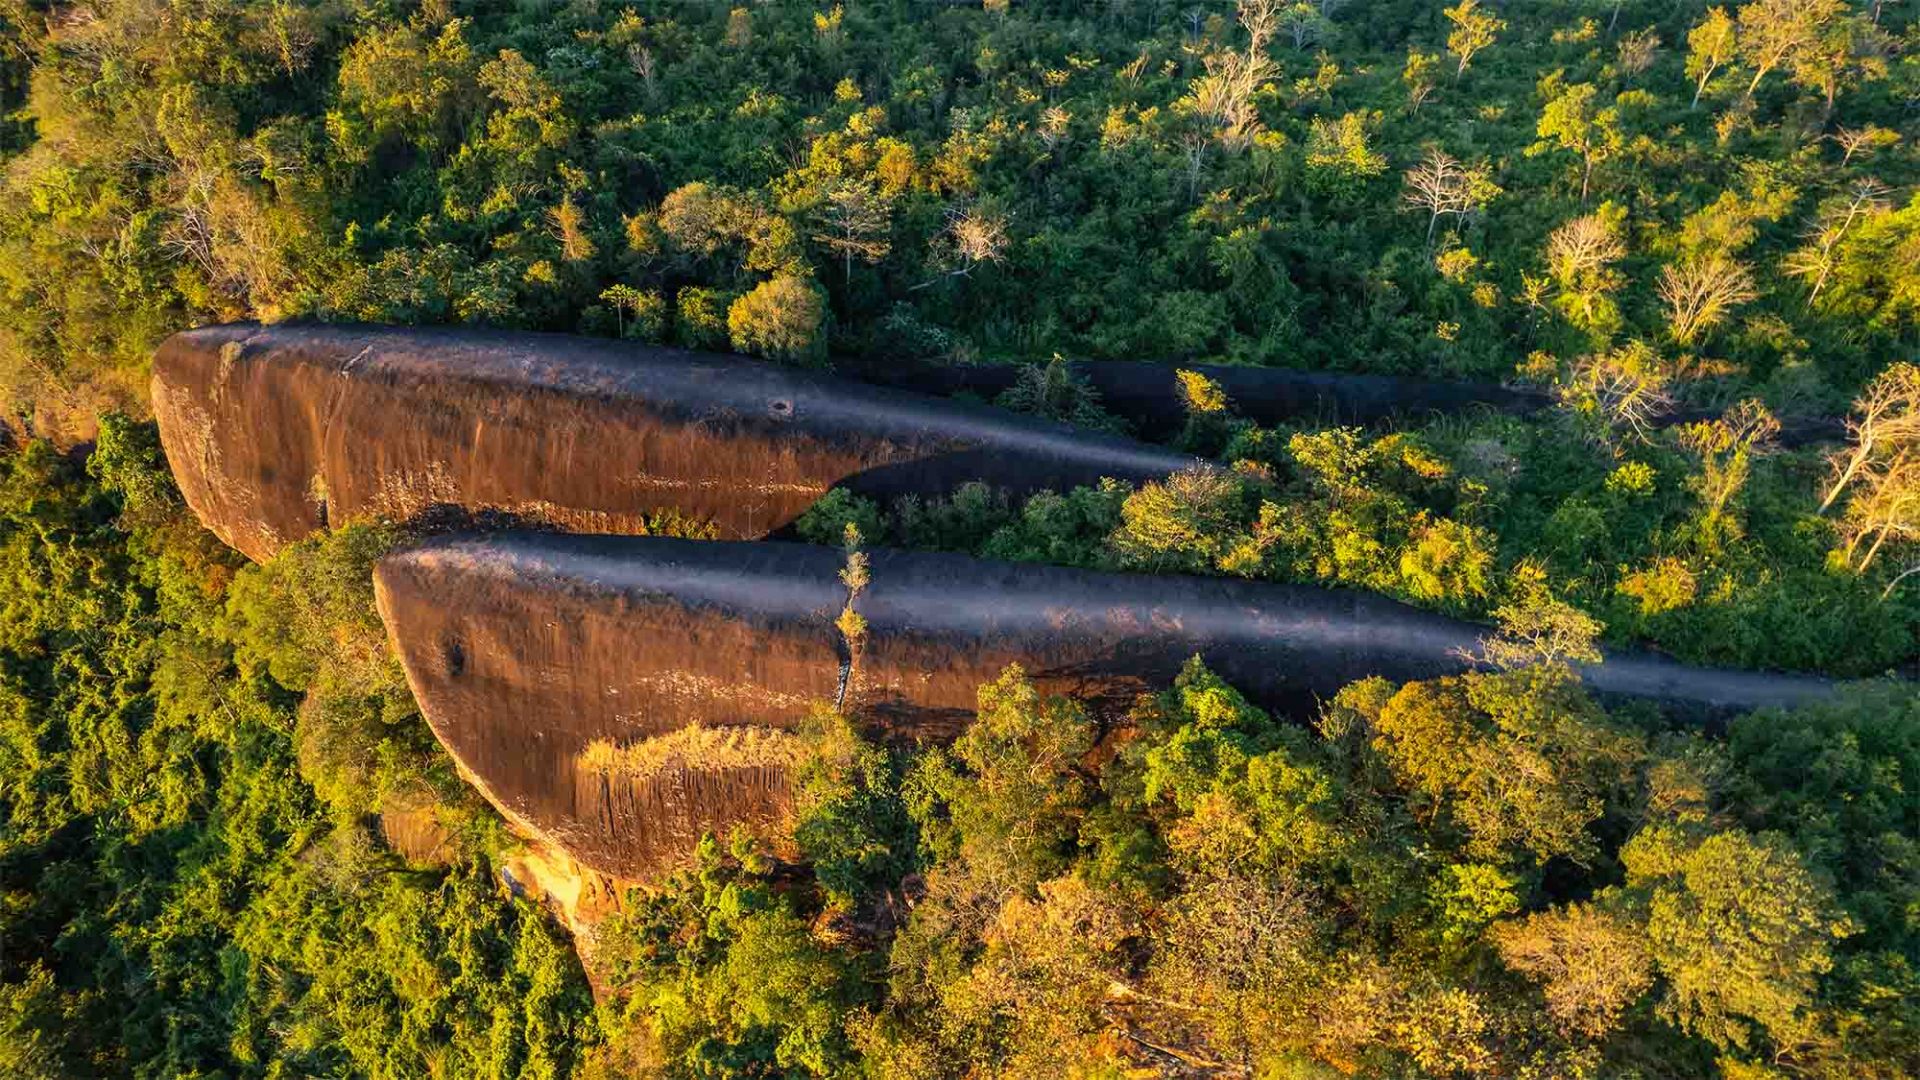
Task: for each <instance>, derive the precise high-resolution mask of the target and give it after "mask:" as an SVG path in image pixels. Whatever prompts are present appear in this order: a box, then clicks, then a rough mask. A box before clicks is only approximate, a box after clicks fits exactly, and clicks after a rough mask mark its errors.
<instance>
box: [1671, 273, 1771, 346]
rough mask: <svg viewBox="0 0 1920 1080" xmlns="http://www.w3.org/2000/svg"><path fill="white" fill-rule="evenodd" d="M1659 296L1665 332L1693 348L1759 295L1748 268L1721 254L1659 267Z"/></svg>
mask: <svg viewBox="0 0 1920 1080" xmlns="http://www.w3.org/2000/svg"><path fill="white" fill-rule="evenodd" d="M1659 293H1660V299H1661V301H1662V302H1664V303H1665V304H1666V306H1667V330H1668V332H1669V333H1671V334H1672V335H1673V340H1675V341H1677V342H1679V343H1680V344H1682V345H1692V344H1693V342H1694V339H1695V338H1697V337H1699V336H1700V335H1701V334H1702V333H1704V332H1705V331H1708V330H1711V329H1713V328H1714V327H1715V326H1718V325H1719V324H1720V321H1721V320H1722V319H1725V318H1726V317H1727V313H1728V312H1730V311H1732V310H1733V309H1734V308H1737V307H1739V306H1740V305H1742V304H1745V303H1747V302H1749V301H1751V300H1752V299H1753V298H1754V297H1755V296H1757V295H1759V294H1758V293H1757V292H1756V291H1755V290H1754V286H1753V275H1752V274H1751V273H1749V272H1748V271H1747V268H1746V267H1745V266H1743V265H1742V264H1741V263H1740V262H1738V261H1737V260H1734V259H1731V258H1728V257H1727V256H1725V255H1720V254H1713V255H1706V256H1697V257H1694V258H1690V259H1687V260H1686V261H1684V262H1681V263H1679V264H1677V265H1676V264H1669V265H1667V266H1664V267H1662V268H1661V269H1660V285H1659Z"/></svg>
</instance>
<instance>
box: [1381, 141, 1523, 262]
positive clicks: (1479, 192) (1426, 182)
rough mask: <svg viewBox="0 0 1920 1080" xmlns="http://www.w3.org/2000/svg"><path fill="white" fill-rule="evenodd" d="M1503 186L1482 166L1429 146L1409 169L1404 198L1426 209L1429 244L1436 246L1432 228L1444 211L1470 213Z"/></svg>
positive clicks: (1457, 214)
mask: <svg viewBox="0 0 1920 1080" xmlns="http://www.w3.org/2000/svg"><path fill="white" fill-rule="evenodd" d="M1499 192H1500V189H1499V188H1497V187H1495V186H1494V185H1493V182H1492V181H1490V180H1488V179H1487V177H1486V173H1485V172H1484V171H1482V170H1480V169H1474V168H1469V167H1467V166H1465V165H1462V164H1461V163H1460V161H1459V159H1457V158H1455V157H1453V156H1452V155H1451V154H1448V153H1447V152H1446V151H1444V150H1442V149H1440V148H1439V147H1437V146H1433V147H1428V148H1427V156H1426V157H1424V158H1422V159H1421V160H1420V164H1418V165H1415V166H1414V167H1413V168H1411V169H1408V170H1407V173H1406V189H1405V191H1404V192H1403V193H1402V195H1401V198H1402V199H1403V200H1404V201H1405V202H1406V204H1407V205H1408V206H1411V207H1415V208H1417V209H1421V210H1425V211H1427V246H1428V247H1432V246H1433V230H1434V227H1435V226H1436V225H1438V224H1439V222H1440V217H1441V215H1443V214H1452V215H1455V216H1464V215H1466V214H1471V213H1473V212H1474V211H1476V210H1479V209H1480V208H1481V207H1483V206H1485V205H1486V204H1487V202H1488V201H1489V200H1490V199H1492V198H1493V197H1494V196H1495V195H1497V194H1499Z"/></svg>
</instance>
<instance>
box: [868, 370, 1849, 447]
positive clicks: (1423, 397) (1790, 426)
mask: <svg viewBox="0 0 1920 1080" xmlns="http://www.w3.org/2000/svg"><path fill="white" fill-rule="evenodd" d="M1067 368H1068V370H1069V371H1071V372H1072V373H1073V375H1074V376H1075V377H1076V378H1078V379H1080V380H1082V381H1083V382H1084V383H1085V384H1086V385H1087V386H1090V387H1092V388H1093V389H1094V390H1095V391H1097V392H1098V393H1099V395H1100V404H1101V405H1102V407H1104V408H1105V409H1106V410H1107V411H1108V412H1111V413H1113V414H1114V415H1115V416H1119V417H1121V418H1123V419H1125V420H1126V421H1128V422H1129V423H1130V424H1131V425H1132V428H1133V430H1134V431H1135V432H1136V433H1138V434H1139V435H1140V436H1141V437H1143V438H1148V439H1169V438H1172V437H1173V436H1175V435H1177V434H1179V433H1180V430H1181V428H1182V427H1184V426H1185V424H1186V421H1187V408H1186V399H1185V397H1184V396H1183V394H1182V392H1181V389H1180V380H1179V378H1178V373H1179V372H1180V371H1182V370H1187V371H1196V372H1199V373H1200V374H1202V375H1205V376H1206V377H1207V378H1208V379H1210V380H1212V381H1213V382H1214V383H1215V384H1217V385H1218V386H1219V387H1220V389H1221V390H1222V391H1224V392H1225V393H1226V395H1227V398H1228V400H1229V401H1231V402H1232V411H1233V413H1234V415H1236V416H1241V417H1244V418H1246V419H1248V420H1253V421H1255V422H1257V423H1260V424H1269V425H1271V424H1278V423H1288V424H1326V425H1333V424H1355V425H1366V424H1378V423H1382V422H1385V421H1391V420H1418V419H1420V418H1423V417H1427V416H1432V415H1435V414H1444V413H1459V412H1467V411H1469V410H1473V409H1487V410H1491V411H1494V412H1501V413H1509V414H1512V415H1526V414H1529V413H1537V412H1541V411H1544V410H1546V409H1549V408H1552V407H1553V405H1554V396H1553V394H1552V393H1551V392H1549V391H1547V390H1545V389H1543V388H1539V387H1531V386H1506V385H1503V384H1501V383H1495V382H1484V381H1476V380H1471V379H1429V378H1421V377H1418V376H1411V375H1361V374H1353V373H1348V372H1335V371H1300V370H1296V369H1293V368H1274V367H1247V366H1242V365H1228V364H1188V365H1179V364H1163V363H1155V362H1152V361H1145V360H1078V361H1074V362H1072V363H1069V364H1068V365H1067ZM840 370H842V371H844V372H845V373H847V374H849V375H852V376H855V377H857V378H860V379H864V380H866V381H869V382H875V383H879V384H881V385H883V386H892V387H896V388H898V389H902V390H911V391H915V392H917V393H922V394H936V395H941V396H951V395H956V394H966V395H969V396H972V397H978V398H983V399H986V400H992V399H994V398H996V397H998V396H999V395H1000V394H1002V393H1005V392H1006V391H1007V390H1009V389H1011V388H1012V387H1013V385H1014V383H1015V381H1016V380H1018V378H1019V377H1020V368H1019V367H1017V366H1015V365H1010V364H970V365H956V364H931V363H925V362H913V361H906V362H902V361H897V360H891V359H889V360H884V361H883V360H860V359H848V360H843V361H841V364H840ZM1719 415H1720V411H1719V410H1718V409H1675V410H1673V411H1671V412H1669V413H1666V414H1665V415H1663V416H1660V417H1657V418H1655V420H1654V421H1653V424H1654V426H1656V427H1669V426H1672V425H1676V424H1686V423H1692V422H1694V421H1697V420H1710V419H1712V418H1714V417H1716V416H1719ZM1780 420H1781V428H1780V432H1779V435H1778V436H1777V437H1776V441H1778V442H1780V443H1782V444H1784V445H1788V446H1800V445H1804V444H1807V443H1815V442H1822V441H1829V440H1838V439H1843V438H1845V437H1846V425H1845V424H1844V423H1843V422H1842V421H1841V420H1840V419H1839V418H1838V417H1831V416H1794V415H1789V416H1783V417H1781V418H1780Z"/></svg>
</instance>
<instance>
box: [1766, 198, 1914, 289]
mask: <svg viewBox="0 0 1920 1080" xmlns="http://www.w3.org/2000/svg"><path fill="white" fill-rule="evenodd" d="M1888 190H1889V189H1888V188H1887V186H1886V185H1885V184H1883V183H1881V182H1880V181H1878V180H1875V179H1874V178H1873V177H1871V176H1869V177H1864V178H1862V179H1860V180H1856V181H1854V182H1853V184H1852V185H1851V186H1850V187H1849V188H1848V189H1847V194H1846V196H1845V197H1844V198H1843V199H1841V200H1837V201H1835V202H1831V203H1828V204H1827V205H1826V206H1824V207H1822V208H1821V210H1820V214H1819V216H1818V217H1817V218H1815V219H1814V223H1813V227H1812V228H1811V229H1809V230H1808V231H1807V234H1806V237H1807V244H1806V246H1805V247H1802V248H1801V249H1800V250H1798V251H1796V252H1794V253H1792V254H1791V255H1788V256H1787V258H1786V261H1785V263H1784V264H1783V268H1784V269H1785V270H1786V272H1787V273H1788V274H1790V275H1792V276H1794V277H1797V278H1805V279H1807V280H1808V281H1809V282H1810V283H1811V284H1812V290H1811V291H1810V292H1809V293H1808V294H1807V303H1808V305H1812V303H1813V302H1814V301H1815V300H1818V299H1819V298H1820V291H1821V290H1822V289H1824V288H1826V287H1827V280H1828V279H1829V278H1831V277H1832V276H1833V271H1834V268H1835V267H1837V266H1838V265H1839V264H1840V244H1841V242H1842V241H1843V240H1845V239H1846V238H1847V233H1848V232H1849V231H1851V230H1852V228H1853V226H1854V224H1855V223H1856V222H1858V221H1859V220H1860V219H1861V218H1863V217H1867V216H1869V215H1872V214H1878V213H1882V212H1884V211H1885V210H1886V209H1887V205H1888V203H1887V194H1888Z"/></svg>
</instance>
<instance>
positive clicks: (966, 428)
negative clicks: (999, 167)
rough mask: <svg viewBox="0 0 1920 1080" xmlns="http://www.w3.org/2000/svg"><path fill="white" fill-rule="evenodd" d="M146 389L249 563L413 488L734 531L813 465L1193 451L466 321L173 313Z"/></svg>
mask: <svg viewBox="0 0 1920 1080" xmlns="http://www.w3.org/2000/svg"><path fill="white" fill-rule="evenodd" d="M153 403H154V413H155V415H156V417H157V418H158V420H159V422H160V433H161V439H162V441H163V442H164V444H165V446H166V450H167V457H168V459H169V460H170V461H171V462H172V464H173V468H174V473H175V476H176V478H177V479H178V481H179V484H180V489H181V491H182V492H183V494H184V495H185V496H186V499H187V502H188V504H189V505H190V506H192V508H193V510H194V512H195V513H196V514H198V515H199V516H200V519H201V520H202V521H203V522H205V523H206V525H207V527H208V528H209V529H211V530H212V531H213V532H214V533H215V534H217V535H218V536H219V537H220V538H221V539H222V540H225V541H226V542H227V543H229V544H231V545H232V546H234V547H236V548H238V549H239V550H241V551H242V552H244V553H246V554H247V555H248V556H250V557H252V558H254V559H256V560H264V559H266V558H268V557H270V556H271V555H272V554H273V553H274V552H275V551H277V550H278V549H279V548H280V547H281V546H282V545H284V544H286V543H288V542H291V541H293V540H297V539H300V538H301V537H303V536H306V535H307V534H309V533H311V532H313V531H314V530H316V529H318V528H321V527H323V526H327V525H337V524H339V523H341V522H343V521H345V520H347V519H350V518H353V517H356V516H360V515H365V514H381V515H386V516H389V517H394V518H400V519H405V518H409V517H412V516H414V515H416V514H418V513H419V512H420V511H422V510H425V509H427V508H429V507H432V506H436V505H453V506H459V507H463V508H466V509H469V510H499V511H506V512H510V513H513V514H517V515H520V516H523V517H525V518H527V519H530V520H534V521H538V522H541V523H545V524H550V525H553V526H556V527H559V528H563V529H567V530H570V531H575V532H590V533H622V534H639V533H645V532H648V531H652V529H653V526H652V525H651V524H650V518H652V516H653V515H657V514H660V513H662V512H672V513H675V514H678V515H682V516H685V517H689V518H693V519H695V520H697V521H699V522H701V523H704V524H708V525H711V526H712V527H713V528H714V529H715V530H716V531H717V532H718V533H719V534H720V535H722V536H725V537H730V538H753V537H759V536H763V535H765V534H767V533H769V532H772V531H774V530H777V529H779V528H781V527H782V526H784V525H786V524H788V523H789V522H791V521H792V520H793V518H794V517H796V516H797V515H798V514H799V513H800V512H801V511H803V510H805V509H806V507H807V506H809V505H811V504H812V503H813V502H814V500H816V499H818V498H819V497H820V495H821V494H823V493H824V492H825V491H826V490H827V489H828V488H829V487H832V486H834V485H836V484H844V485H846V486H848V487H850V488H852V489H854V490H856V491H859V492H860V493H862V494H867V495H872V496H876V497H882V498H886V497H893V496H897V495H902V494H908V493H919V494H926V495H938V494H942V493H944V492H946V491H949V490H951V489H952V488H954V487H956V486H958V485H959V484H961V483H965V482H967V481H971V480H984V481H987V482H989V483H992V484H995V485H996V486H1000V487H1005V488H1008V489H1010V490H1013V491H1016V492H1031V491H1035V490H1039V489H1042V488H1068V487H1072V486H1074V485H1076V484H1089V483H1094V482H1097V481H1098V480H1099V479H1100V478H1102V477H1114V478H1117V479H1124V480H1134V481H1138V480H1142V479H1148V478H1151V477H1155V476H1161V475H1165V474H1166V473H1169V472H1173V471H1176V470H1178V469H1182V468H1186V467H1189V466H1192V465H1194V464H1196V463H1197V462H1196V461H1195V459H1192V458H1189V457H1186V456H1184V455H1179V454H1174V453H1169V452H1166V451H1163V450H1159V449H1156V448H1154V447H1151V446H1147V445H1144V444H1141V443H1137V442H1133V441H1130V440H1126V439H1119V438H1112V437H1108V436H1102V435H1096V434H1090V433H1087V432H1083V431H1079V430H1076V429H1074V428H1071V427H1069V426H1067V425H1064V424H1053V423H1047V422H1044V421H1037V420H1031V419H1028V418H1024V417H1020V416H1015V415H1012V414H1009V413H1005V412H1001V411H998V410H993V409H985V408H976V407H971V406H967V405H963V404H959V403H954V402H947V401H940V400H937V399H933V398H926V397H922V396H919V395H916V394H912V393H908V392H905V391H900V390H893V389H887V388H883V387H874V386H867V385H864V384H862V383H858V382H854V381H850V380H845V379H839V378H835V377H833V376H829V375H823V374H818V373H811V372H802V371H794V370H791V369H786V368H781V367H778V366H775V365H772V364H767V363H763V362H760V361H756V360H751V359H748V358H746V357H739V356H725V355H718V354H710V353H692V352H684V351H680V350H676V349H661V348H650V347H645V346H639V345H633V344H628V343H623V342H617V341H607V340H599V339H592V338H574V337H563V336H559V335H547V334H521V333H508V332H500V331H483V330H444V329H440V330H430V329H406V328H397V327H369V326H339V325H280V326H259V325H254V324H236V325H230V326H214V327H206V328H202V329H198V330H190V331H186V332H184V333H180V334H176V335H174V336H173V337H171V338H169V339H167V341H166V342H165V343H164V344H162V345H161V347H160V350H159V352H158V354H157V355H156V357H155V359H154V374H153Z"/></svg>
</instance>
